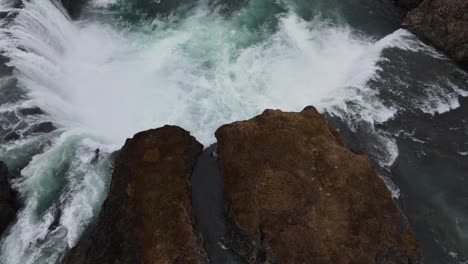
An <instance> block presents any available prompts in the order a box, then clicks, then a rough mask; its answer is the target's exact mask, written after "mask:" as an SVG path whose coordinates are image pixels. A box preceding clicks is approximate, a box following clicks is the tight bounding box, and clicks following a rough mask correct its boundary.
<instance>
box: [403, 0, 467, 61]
mask: <svg viewBox="0 0 468 264" xmlns="http://www.w3.org/2000/svg"><path fill="white" fill-rule="evenodd" d="M402 26H403V27H404V28H407V29H409V30H410V31H411V32H413V33H414V34H416V35H417V36H418V37H420V38H421V39H422V40H423V41H426V42H428V43H430V44H431V45H433V46H435V47H436V48H438V49H440V50H442V51H444V52H445V53H447V54H448V55H449V56H450V57H452V58H453V59H454V60H455V61H457V62H459V63H461V64H462V65H463V66H464V67H468V1H467V0H425V1H424V2H422V3H421V4H420V5H419V7H418V8H416V9H413V10H412V11H410V12H409V13H408V16H407V17H406V19H405V21H404V22H403V24H402Z"/></svg>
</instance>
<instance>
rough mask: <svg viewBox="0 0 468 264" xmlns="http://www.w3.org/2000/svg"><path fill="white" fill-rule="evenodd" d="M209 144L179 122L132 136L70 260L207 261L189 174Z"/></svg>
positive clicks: (111, 263)
mask: <svg viewBox="0 0 468 264" xmlns="http://www.w3.org/2000/svg"><path fill="white" fill-rule="evenodd" d="M202 149H203V146H202V145H201V144H200V143H198V142H197V141H196V140H195V138H193V137H192V136H190V134H189V133H188V132H187V131H185V130H183V129H181V128H178V127H173V126H165V127H163V128H159V129H155V130H149V131H145V132H141V133H138V134H136V135H135V136H134V137H133V138H132V139H128V140H127V142H126V143H125V145H124V147H123V149H122V150H121V151H120V153H119V157H118V158H117V160H116V163H115V169H114V173H113V175H112V182H111V186H110V190H109V194H108V197H107V199H106V201H105V202H104V204H103V207H102V210H101V213H100V216H99V219H98V221H97V223H96V224H95V225H94V226H93V227H92V228H91V230H89V232H88V234H87V235H85V236H84V237H83V238H82V239H81V240H80V242H79V243H78V245H77V246H76V247H75V248H74V249H72V251H71V253H70V254H69V256H68V257H67V258H66V259H65V262H64V263H68V264H78V263H79V264H95V263H101V264H115V263H120V264H125V263H143V264H144V263H205V262H206V257H205V254H204V253H203V250H202V249H201V247H200V239H199V237H198V236H197V235H196V233H195V232H194V229H193V227H192V217H191V201H190V182H189V177H190V173H191V170H192V168H193V166H194V162H195V160H196V158H197V156H198V155H199V154H200V153H201V152H202Z"/></svg>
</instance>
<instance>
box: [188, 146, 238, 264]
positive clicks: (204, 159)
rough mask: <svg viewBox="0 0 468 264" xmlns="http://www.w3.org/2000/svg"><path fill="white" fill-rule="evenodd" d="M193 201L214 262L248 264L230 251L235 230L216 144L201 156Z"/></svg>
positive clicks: (196, 218) (197, 224) (199, 227)
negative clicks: (227, 215) (226, 208)
mask: <svg viewBox="0 0 468 264" xmlns="http://www.w3.org/2000/svg"><path fill="white" fill-rule="evenodd" d="M191 178H192V204H193V215H194V219H195V224H196V226H197V229H198V230H199V231H200V233H201V234H202V235H203V240H204V241H203V242H204V248H205V249H206V252H207V254H208V257H209V259H210V262H211V263H223V264H230V263H245V262H244V261H243V259H242V258H241V257H240V256H239V255H237V254H236V253H235V252H233V251H232V250H230V245H229V243H230V241H229V240H228V239H227V237H228V233H230V232H231V233H232V231H233V230H229V229H230V228H231V226H230V223H229V222H228V219H227V218H226V210H225V208H224V200H223V198H224V196H223V176H222V175H221V171H220V168H219V162H218V157H217V156H216V145H212V146H210V147H209V148H207V149H205V150H204V151H203V153H202V154H201V155H200V156H199V157H198V160H197V164H196V166H195V168H194V170H193V173H192V177H191Z"/></svg>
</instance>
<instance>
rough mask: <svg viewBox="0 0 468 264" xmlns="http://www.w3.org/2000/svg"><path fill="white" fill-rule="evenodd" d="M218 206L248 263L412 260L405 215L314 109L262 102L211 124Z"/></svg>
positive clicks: (414, 251)
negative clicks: (289, 109)
mask: <svg viewBox="0 0 468 264" xmlns="http://www.w3.org/2000/svg"><path fill="white" fill-rule="evenodd" d="M216 137H217V139H218V153H219V158H220V165H221V170H222V172H223V174H224V177H225V187H224V190H225V206H226V208H227V210H228V212H229V213H230V215H231V216H232V219H233V221H234V222H235V225H237V226H238V228H239V229H240V231H241V232H242V233H243V236H244V238H245V241H247V245H246V244H242V243H237V244H236V243H235V242H234V243H232V245H231V246H232V247H233V249H234V250H235V251H237V253H238V254H239V255H242V256H243V257H244V259H245V260H246V261H247V262H248V263H316V264H322V263H327V264H328V263H330V264H332V263H381V264H383V263H385V264H390V263H394V264H397V263H398V264H403V263H405V264H409V263H412V264H414V263H420V258H421V257H420V255H421V252H420V250H419V247H418V246H417V243H416V241H415V238H414V235H413V233H412V231H411V228H410V226H409V225H408V222H407V220H406V218H405V217H404V216H403V215H402V213H401V212H400V210H399V209H398V207H397V205H396V204H395V203H394V201H393V200H392V198H391V194H390V192H389V191H388V190H387V188H386V186H385V184H384V182H383V180H382V179H381V178H380V177H379V176H378V175H377V174H376V172H375V170H374V169H373V168H372V165H371V163H370V161H369V159H368V157H367V156H366V155H364V154H358V153H354V152H353V151H351V150H349V149H348V148H347V147H346V146H345V145H344V144H343V143H342V141H341V140H340V138H339V137H338V136H337V134H336V133H335V132H334V131H333V130H332V129H330V127H329V126H328V125H327V123H326V121H325V120H324V119H323V118H322V117H321V115H320V114H319V113H318V112H317V111H316V109H315V108H313V107H307V108H306V109H304V110H303V111H302V112H300V113H286V112H281V111H279V110H266V111H265V112H264V113H263V114H261V115H260V116H257V117H255V118H253V119H251V120H248V121H242V122H236V123H233V124H230V125H225V126H223V127H221V128H220V129H218V131H217V132H216Z"/></svg>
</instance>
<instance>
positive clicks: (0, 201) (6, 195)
mask: <svg viewBox="0 0 468 264" xmlns="http://www.w3.org/2000/svg"><path fill="white" fill-rule="evenodd" d="M9 177H10V176H9V172H8V167H7V166H6V164H5V163H3V162H1V161H0V212H1V213H0V236H1V235H2V233H3V232H4V231H5V230H6V228H7V227H8V226H9V225H10V223H11V222H12V221H13V220H14V219H15V217H16V205H15V199H14V193H13V191H12V190H11V187H10V183H9Z"/></svg>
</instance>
